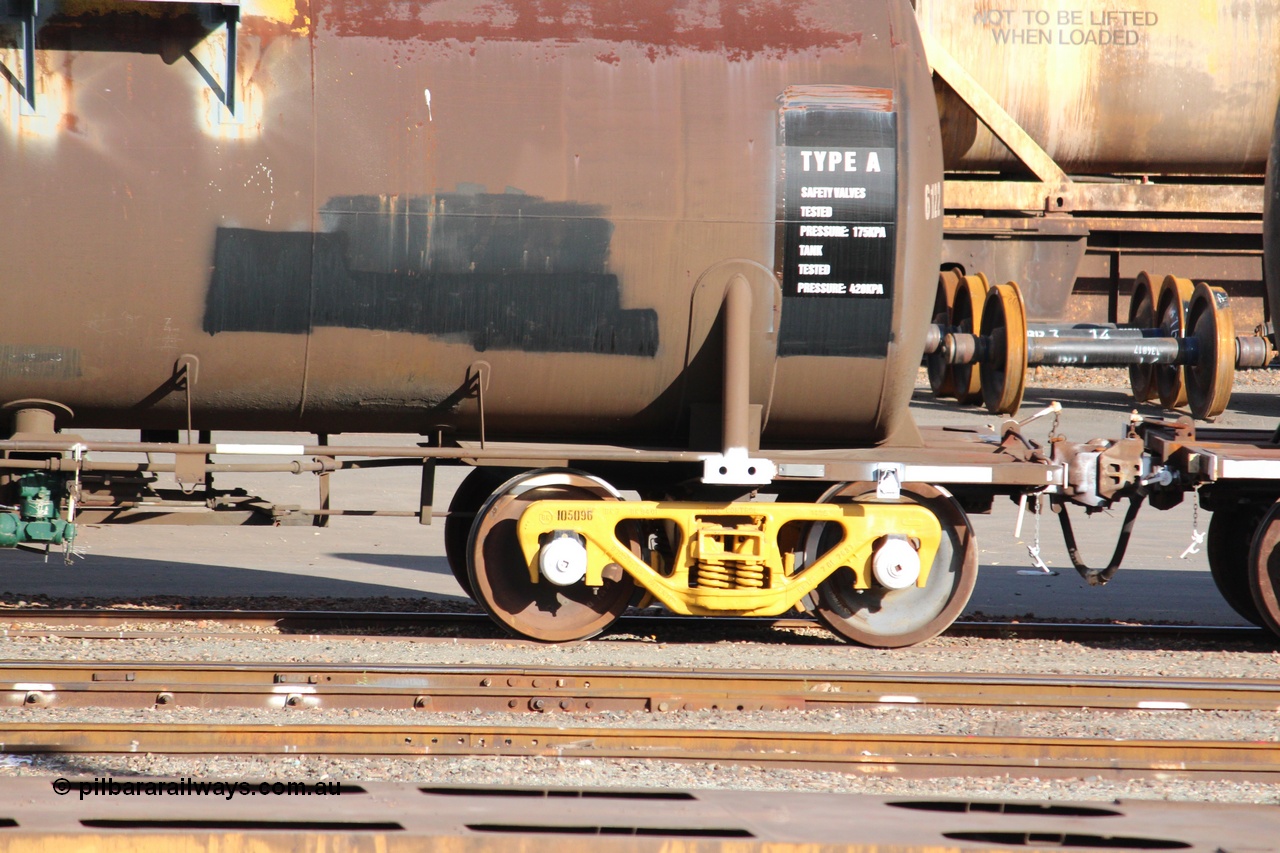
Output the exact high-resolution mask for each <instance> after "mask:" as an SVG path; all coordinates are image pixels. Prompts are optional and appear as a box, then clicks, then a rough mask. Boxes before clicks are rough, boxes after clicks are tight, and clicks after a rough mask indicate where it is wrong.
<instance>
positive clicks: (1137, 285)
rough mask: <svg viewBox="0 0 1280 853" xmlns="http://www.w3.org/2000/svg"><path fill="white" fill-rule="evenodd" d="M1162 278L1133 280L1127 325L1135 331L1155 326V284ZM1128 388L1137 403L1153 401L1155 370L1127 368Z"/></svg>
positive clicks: (1140, 366)
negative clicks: (1131, 390)
mask: <svg viewBox="0 0 1280 853" xmlns="http://www.w3.org/2000/svg"><path fill="white" fill-rule="evenodd" d="M1162 280H1163V277H1162V276H1151V275H1148V274H1147V273H1146V271H1145V270H1144V271H1143V272H1140V273H1138V277H1137V278H1135V279H1134V280H1133V291H1132V293H1130V295H1129V325H1130V326H1132V327H1134V328H1136V329H1154V328H1155V326H1156V290H1157V284H1156V282H1159V281H1162ZM1129 387H1130V388H1131V389H1133V399H1134V400H1135V401H1136V402H1139V403H1145V402H1147V401H1148V400H1154V399H1155V396H1156V369H1155V365H1151V364H1132V365H1130V366H1129Z"/></svg>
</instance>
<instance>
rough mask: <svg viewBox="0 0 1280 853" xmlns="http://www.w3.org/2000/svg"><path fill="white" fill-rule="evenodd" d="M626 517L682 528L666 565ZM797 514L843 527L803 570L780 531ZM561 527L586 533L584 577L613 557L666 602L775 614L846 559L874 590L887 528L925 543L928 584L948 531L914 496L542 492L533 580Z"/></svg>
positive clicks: (711, 611)
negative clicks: (680, 499)
mask: <svg viewBox="0 0 1280 853" xmlns="http://www.w3.org/2000/svg"><path fill="white" fill-rule="evenodd" d="M624 521H633V522H642V523H643V522H670V523H671V524H673V525H675V527H676V528H677V529H678V530H679V531H680V541H679V544H678V547H677V549H676V553H675V554H674V555H673V556H672V557H671V559H670V561H669V564H668V565H665V567H664V568H665V571H662V572H660V571H658V570H657V569H655V568H654V567H653V566H650V565H648V564H646V563H645V562H644V561H643V560H641V559H640V557H638V556H636V554H635V553H633V551H632V549H631V546H630V545H628V544H624V543H623V542H622V541H620V540H619V539H618V537H617V533H616V531H617V528H618V525H619V524H620V523H622V522H624ZM792 523H801V524H826V525H831V526H834V527H835V528H837V529H839V530H842V531H843V534H844V535H843V537H842V538H841V539H840V541H839V542H837V543H836V544H835V545H834V546H833V547H831V548H830V550H828V551H826V552H825V553H823V554H821V555H820V556H819V557H818V558H817V559H816V560H814V561H813V562H812V563H810V564H808V565H803V566H801V567H800V568H799V569H798V570H797V569H796V568H795V559H794V555H793V554H792V553H791V552H790V551H784V550H783V549H782V547H781V546H780V545H779V534H780V532H781V531H782V529H783V528H784V527H785V526H786V525H788V524H792ZM562 531H571V532H573V533H575V534H577V535H578V536H580V537H582V539H583V540H584V544H585V550H586V555H587V565H586V574H585V577H583V581H582V582H583V583H585V584H586V585H588V586H600V585H601V584H602V583H603V579H604V577H605V573H606V571H608V570H609V567H610V566H614V565H616V566H618V567H620V568H621V570H622V571H624V572H626V573H627V574H628V575H630V576H631V577H632V578H633V579H634V580H635V582H636V583H638V584H639V585H641V586H642V587H644V588H645V589H646V590H647V591H648V592H649V593H650V594H651V595H652V596H653V597H654V598H655V599H657V600H658V601H660V602H661V603H662V604H663V605H665V606H666V607H667V608H668V609H669V610H671V611H672V612H674V613H681V614H686V615H692V616H710V615H738V616H778V615H781V614H783V613H786V612H787V611H789V610H791V609H792V608H794V607H795V605H796V604H797V603H798V602H799V601H800V600H801V599H803V598H804V597H805V596H806V595H808V594H809V593H811V592H813V590H814V589H815V588H817V586H818V585H819V584H821V583H822V582H823V581H824V580H826V579H827V578H828V577H830V576H831V575H832V574H833V573H835V572H836V571H837V570H839V569H840V568H842V567H845V566H847V567H848V568H849V569H851V570H852V572H853V574H854V576H855V578H856V580H855V584H856V588H858V589H869V588H871V586H872V585H873V584H874V580H873V576H872V569H871V560H872V555H873V551H874V549H875V545H876V542H877V541H878V540H880V539H881V538H882V537H886V536H895V535H896V536H905V537H907V538H908V539H909V540H910V541H911V542H912V545H913V546H915V545H916V544H917V543H918V547H917V553H918V555H919V560H920V573H919V577H918V578H917V580H916V583H915V585H916V586H919V587H923V586H924V585H925V584H926V582H927V581H928V578H929V569H930V567H931V566H932V564H933V561H934V559H935V557H936V555H937V553H938V549H939V546H940V543H941V540H942V528H941V525H940V524H939V521H938V518H937V517H936V516H935V515H934V513H933V512H931V511H930V510H929V509H927V508H925V507H922V506H919V505H915V504H888V503H885V504H878V503H844V504H834V503H832V504H790V503H729V504H718V505H709V504H701V503H675V502H656V501H616V502H609V501H567V500H540V501H535V502H534V503H532V504H530V506H529V507H528V508H527V509H526V510H525V511H524V513H523V514H522V515H521V516H520V520H519V523H518V526H517V538H518V541H519V543H520V548H521V551H522V552H523V554H524V556H525V560H526V564H527V566H528V570H529V577H530V580H532V581H533V582H535V583H547V581H546V580H545V579H540V578H539V566H538V553H539V550H540V548H541V547H542V545H543V543H544V542H545V541H546V540H547V539H548V538H549V537H551V536H552V535H555V534H559V533H560V532H562ZM654 562H655V564H656V563H658V562H659V561H654ZM612 571H615V572H616V571H617V569H612Z"/></svg>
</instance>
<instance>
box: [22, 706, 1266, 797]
mask: <svg viewBox="0 0 1280 853" xmlns="http://www.w3.org/2000/svg"><path fill="white" fill-rule="evenodd" d="M6 729H7V731H6V735H5V742H4V744H3V749H4V751H5V752H8V753H21V754H31V753H40V754H48V753H69V754H115V755H127V754H136V753H161V754H169V755H215V754H216V755H224V756H225V755H282V754H287V755H299V754H311V755H328V756H352V755H354V756H362V757H369V756H394V757H410V756H412V757H425V756H502V757H513V756H521V757H535V756H540V757H554V758H560V759H595V760H624V759H643V760H660V761H675V762H717V763H733V764H747V765H753V766H767V767H786V768H800V769H807V770H815V771H836V772H846V773H847V772H854V773H873V774H901V775H919V776H927V777H937V776H949V775H950V776H956V775H958V776H983V775H998V776H1012V777H1076V776H1081V775H1101V776H1105V777H1107V778H1113V779H1133V778H1149V777H1152V776H1158V777H1165V778H1167V777H1171V776H1182V777H1196V778H1205V779H1230V780H1239V781H1265V782H1271V783H1274V782H1276V781H1280V750H1277V749H1276V748H1275V744H1274V743H1242V742H1230V741H1192V740H1131V741H1125V740H1115V739H1111V738H1027V737H1000V736H989V737H983V736H947V735H886V734H829V733H815V732H777V731H772V732H752V731H722V730H715V729H687V728H682V729H650V728H634V729H629V728H602V727H590V726H581V727H578V726H555V727H548V726H501V725H481V724H476V723H475V722H473V721H461V722H458V723H456V724H454V725H447V726H421V725H359V724H344V723H328V724H311V725H305V724H294V725H281V724H279V723H278V722H272V723H261V724H237V725H205V724H142V723H66V722H41V723H12V724H9V725H8V726H7V727H6Z"/></svg>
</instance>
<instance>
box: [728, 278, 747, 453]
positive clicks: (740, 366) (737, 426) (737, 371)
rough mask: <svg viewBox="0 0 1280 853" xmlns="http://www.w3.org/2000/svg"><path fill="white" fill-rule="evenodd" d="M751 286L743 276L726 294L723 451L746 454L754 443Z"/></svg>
mask: <svg viewBox="0 0 1280 853" xmlns="http://www.w3.org/2000/svg"><path fill="white" fill-rule="evenodd" d="M751 301H752V300H751V284H750V282H748V281H747V279H746V277H745V276H743V275H741V274H739V275H735V276H734V277H733V278H731V279H730V280H729V286H728V287H727V288H726V289H725V294H724V411H723V413H722V415H721V417H722V419H723V424H722V442H721V445H722V449H723V452H724V453H725V454H726V455H729V454H730V453H731V452H733V451H735V450H746V449H747V447H748V445H749V443H750V441H751V421H750V413H751Z"/></svg>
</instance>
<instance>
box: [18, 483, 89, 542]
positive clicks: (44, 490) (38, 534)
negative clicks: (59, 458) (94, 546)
mask: <svg viewBox="0 0 1280 853" xmlns="http://www.w3.org/2000/svg"><path fill="white" fill-rule="evenodd" d="M64 484H65V481H64V479H63V478H62V477H61V476H59V475H57V474H51V473H49V472H47V471H33V472H31V473H30V474H24V475H23V476H22V477H20V478H19V481H18V483H17V496H18V501H17V503H18V512H6V513H0V547H3V548H12V547H13V546H14V545H24V544H29V543H40V544H44V545H62V544H64V543H67V542H71V541H72V540H74V539H75V538H76V526H75V525H74V524H71V523H69V522H67V521H64V520H63V519H61V518H59V517H58V501H57V500H56V499H55V498H54V495H55V494H60V493H61V492H62V491H64V489H65V485H64Z"/></svg>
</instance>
